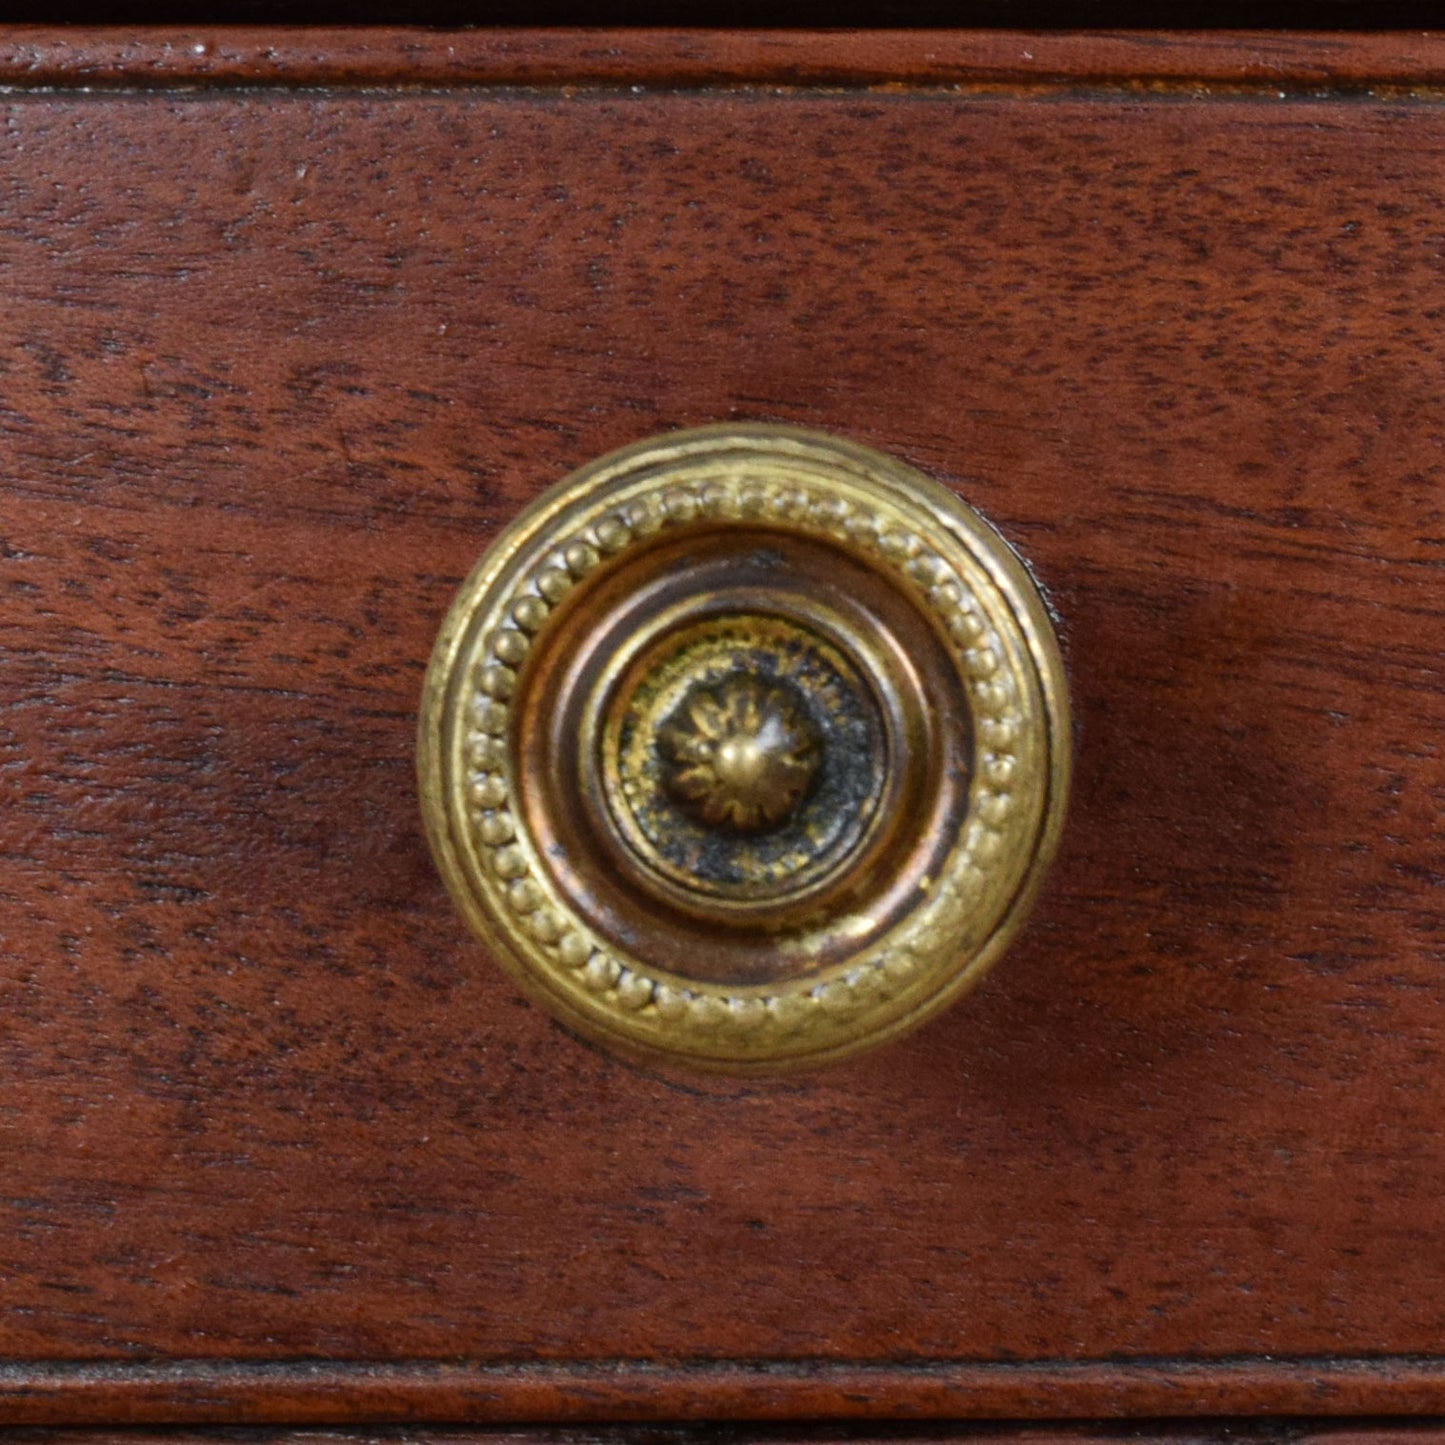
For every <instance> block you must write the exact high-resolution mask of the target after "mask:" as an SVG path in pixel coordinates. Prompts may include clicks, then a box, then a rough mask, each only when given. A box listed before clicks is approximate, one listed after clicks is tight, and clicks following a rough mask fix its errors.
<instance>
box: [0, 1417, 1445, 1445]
mask: <svg viewBox="0 0 1445 1445" xmlns="http://www.w3.org/2000/svg"><path fill="white" fill-rule="evenodd" d="M1442 1440H1445V1431H1442V1430H1441V1429H1440V1428H1439V1427H1438V1426H1435V1425H1426V1424H1420V1425H1402V1424H1400V1423H1398V1422H1372V1423H1369V1424H1365V1425H1363V1426H1359V1427H1356V1428H1350V1427H1340V1426H1338V1425H1333V1424H1331V1423H1330V1422H1328V1421H1320V1420H1316V1421H1298V1420H1291V1421H1243V1420H1231V1421H1188V1422H1178V1421H1154V1422H1151V1423H1149V1424H1148V1425H1137V1426H1133V1427H1129V1428H1125V1427H1121V1426H1120V1425H1119V1424H1117V1423H1111V1422H1099V1423H1094V1424H1084V1425H1077V1424H1075V1425H1058V1426H1053V1427H1039V1426H1037V1425H1026V1426H1008V1425H999V1424H998V1423H996V1422H989V1423H987V1424H974V1425H970V1424H968V1423H966V1422H962V1421H952V1422H949V1423H947V1424H937V1423H932V1422H930V1423H927V1424H922V1425H919V1424H891V1425H889V1424H884V1425H866V1424H865V1425H856V1424H855V1425H849V1424H846V1423H840V1422H836V1421H832V1422H816V1423H815V1422H808V1421H800V1422H796V1423H793V1424H788V1425H771V1426H770V1425H747V1424H732V1423H728V1424H723V1423H712V1424H706V1425H693V1426H678V1425H661V1426H648V1425H628V1426H606V1425H602V1426H595V1427H592V1428H590V1429H589V1428H586V1427H581V1426H575V1425H573V1426H567V1427H558V1426H545V1425H543V1426H514V1427H511V1428H504V1429H496V1430H477V1429H468V1428H466V1427H464V1426H434V1427H430V1428H428V1427H425V1426H422V1427H418V1426H415V1425H406V1426H395V1425H393V1426H387V1425H376V1426H372V1427H370V1428H367V1427H362V1428H355V1427H353V1428H351V1429H348V1430H345V1431H344V1432H343V1431H335V1430H328V1429H324V1428H308V1427H301V1428H287V1427H280V1428H266V1427H264V1426H260V1427H258V1426H232V1427H229V1428H228V1427H210V1428H200V1429H196V1428H187V1427H183V1426H182V1427H170V1428H163V1429H155V1430H144V1429H142V1430H126V1431H125V1432H124V1433H123V1434H119V1433H118V1432H116V1431H114V1430H87V1429H68V1430H61V1429H54V1428H46V1427H18V1428H13V1429H3V1428H0V1445H117V1441H123V1442H124V1445H393V1442H394V1445H945V1442H956V1445H1126V1442H1127V1445H1216V1442H1217V1445H1227V1442H1234V1445H1441V1441H1442Z"/></svg>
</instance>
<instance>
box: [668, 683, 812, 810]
mask: <svg viewBox="0 0 1445 1445" xmlns="http://www.w3.org/2000/svg"><path fill="white" fill-rule="evenodd" d="M658 746H659V747H660V748H661V749H662V754H663V756H664V757H665V758H666V759H667V761H668V763H669V764H670V767H669V770H668V772H667V791H668V792H669V793H670V794H671V795H672V797H673V798H674V799H676V800H677V801H678V802H679V803H681V805H682V806H683V808H684V809H685V810H686V811H687V812H689V813H691V814H692V816H693V817H695V818H698V819H700V820H701V821H702V822H704V823H710V824H712V825H713V826H715V827H727V828H736V829H737V830H738V831H740V832H744V833H752V832H756V831H757V830H758V829H759V828H767V827H771V826H772V825H773V824H775V823H778V822H780V821H781V820H782V819H784V818H786V817H787V816H788V815H789V814H790V813H792V812H793V811H794V810H795V809H796V808H797V806H798V801H799V799H800V798H802V796H803V794H804V793H806V792H807V791H808V786H809V784H810V783H811V782H812V781H813V777H814V775H815V774H816V773H817V771H818V761H819V757H818V736H817V733H816V732H815V731H814V729H813V726H812V724H811V723H810V722H809V720H808V717H807V711H806V707H805V706H804V704H803V702H802V700H801V699H800V698H798V697H796V696H792V697H790V696H789V695H788V693H787V692H786V691H785V690H784V687H783V685H782V684H781V683H772V684H768V683H764V682H762V681H760V680H759V679H758V678H756V677H752V676H750V675H748V674H747V673H734V674H733V675H732V676H730V677H728V678H726V679H725V680H724V681H723V682H721V683H719V684H717V685H716V686H712V687H709V686H707V685H705V684H699V685H698V686H697V687H695V688H694V689H693V691H692V692H690V693H689V694H688V695H687V696H686V697H685V698H684V699H683V702H682V707H681V708H680V709H679V713H678V715H675V716H674V717H673V718H671V719H669V720H668V721H667V722H666V723H664V724H663V726H662V727H661V728H660V729H659V730H658Z"/></svg>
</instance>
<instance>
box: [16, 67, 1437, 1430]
mask: <svg viewBox="0 0 1445 1445" xmlns="http://www.w3.org/2000/svg"><path fill="white" fill-rule="evenodd" d="M5 110H6V120H7V129H6V131H5V132H4V137H3V145H4V148H5V150H4V154H5V162H4V167H3V171H0V184H3V187H4V191H3V195H4V202H3V207H0V263H3V266H4V273H3V274H4V284H5V294H6V297H7V306H6V308H5V310H4V312H3V316H0V338H3V345H0V368H3V369H0V449H3V451H0V456H3V468H0V478H3V480H0V536H3V548H0V588H3V595H4V597H5V604H4V606H3V609H0V646H3V649H4V666H3V670H0V771H3V776H4V777H5V778H6V779H7V780H8V781H9V784H10V789H9V793H8V798H7V807H6V808H5V810H4V812H3V814H0V938H3V960H0V961H3V968H0V1078H3V1080H4V1086H3V1092H0V1149H3V1153H0V1157H3V1159H4V1161H5V1164H4V1169H3V1176H0V1183H3V1188H0V1194H3V1197H0V1354H3V1356H5V1357H6V1358H8V1359H9V1360H10V1361H12V1362H13V1363H12V1365H11V1366H9V1367H7V1369H8V1373H7V1372H3V1371H0V1402H3V1409H4V1411H5V1417H6V1419H7V1420H10V1421H12V1422H17V1423H18V1422H25V1421H32V1420H33V1421H51V1422H58V1421H62V1420H69V1421H85V1420H93V1421H94V1420H112V1421H114V1420H120V1419H125V1420H128V1421H131V1422H134V1423H141V1422H145V1421H154V1420H176V1421H208V1420H209V1421H218V1420H241V1419H248V1420H258V1421H266V1420H270V1421H282V1420H284V1421H293V1422H300V1421H306V1420H310V1421H326V1422H340V1421H343V1420H346V1419H420V1418H427V1419H432V1420H440V1419H462V1418H465V1419H487V1418H491V1419H534V1420H535V1419H544V1418H552V1419H560V1418H587V1417H589V1416H590V1417H592V1418H607V1417H610V1418H633V1417H638V1416H642V1417H650V1418H654V1419H656V1418H665V1417H666V1415H667V1414H671V1415H674V1416H676V1417H683V1416H688V1415H692V1416H694V1417H695V1416H697V1415H698V1414H700V1413H708V1412H712V1413H718V1412H721V1413H731V1414H747V1413H753V1414H761V1415H767V1416H772V1417H774V1418H777V1417H782V1416H787V1415H789V1414H794V1413H806V1412H814V1413H824V1414H833V1415H842V1414H853V1415H875V1416H885V1417H886V1416H896V1415H898V1414H901V1413H913V1414H916V1415H934V1416H939V1417H943V1418H951V1417H957V1416H967V1415H975V1416H976V1415H980V1414H994V1415H1020V1414H1025V1415H1026V1414H1040V1415H1042V1414H1060V1413H1070V1412H1072V1413H1082V1414H1093V1413H1129V1412H1134V1413H1149V1414H1184V1413H1192V1412H1210V1411H1213V1412H1225V1413H1242V1412H1249V1411H1253V1410H1274V1411H1285V1412H1294V1413H1299V1412H1302V1411H1303V1412H1312V1411H1319V1410H1325V1411H1341V1412H1347V1411H1351V1410H1356V1411H1373V1412H1380V1411H1386V1412H1399V1413H1409V1412H1430V1411H1433V1412H1445V1361H1442V1360H1441V1359H1440V1358H1439V1342H1440V1339H1441V1338H1442V1331H1445V1254H1442V1251H1441V1250H1440V1248H1439V1241H1440V1239H1441V1237H1442V1233H1445V1203H1442V1201H1445V1141H1442V1137H1441V1129H1442V1124H1441V1121H1442V1118H1445V1112H1442V1105H1445V1097H1442V1094H1445V1083H1442V1074H1441V1068H1440V1064H1441V1031H1442V1023H1445V998H1442V991H1441V989H1440V987H1439V979H1440V965H1441V961H1442V959H1441V949H1440V938H1441V910H1440V892H1439V885H1440V882H1441V878H1442V876H1445V864H1442V860H1441V856H1440V854H1441V829H1440V817H1441V806H1442V802H1445V775H1442V767H1441V754H1440V749H1441V733H1442V720H1445V703H1442V659H1441V648H1440V617H1441V592H1440V585H1441V567H1442V547H1445V529H1442V521H1441V495H1442V491H1441V474H1442V457H1441V450H1442V429H1441V405H1440V403H1441V380H1442V366H1441V342H1440V336H1441V328H1440V324H1439V322H1440V317H1441V315H1442V314H1445V276H1442V267H1441V259H1440V258H1441V252H1442V244H1445V242H1442V233H1441V220H1440V218H1441V216H1442V214H1445V204H1442V202H1445V196H1442V192H1445V114H1442V112H1441V110H1440V109H1439V108H1438V107H1436V106H1434V105H1427V104H1421V103H1407V102H1388V103H1385V102H1379V101H1369V100H1364V99H1359V98H1353V99H1349V100H1340V99H1318V100H1308V101H1305V100H1300V101H1295V102H1290V103H1279V102H1270V101H1266V100H1264V99H1262V98H1261V99H1239V98H1233V99H1212V100H1204V99H1201V100H1199V101H1197V102H1194V103H1190V104H1180V103H1178V101H1177V100H1175V99H1171V98H1166V99H1159V100H1151V99H1148V98H1143V97H1132V98H1131V97H1119V96H1115V97H1101V98H1096V99H1085V98H1078V97H1071V96H1062V95H1054V96H1051V97H1049V98H1047V99H1029V98H1025V97H1006V96H1002V97H992V96H982V95H975V96H951V95H948V94H945V93H940V92H928V93H922V92H916V93H909V92H907V91H902V92H899V93H897V94H878V95H858V94H846V93H845V94H824V93H812V92H809V91H806V90H804V91H796V92H791V93H788V94H779V95H776V96H769V97H766V98H764V97H763V96H762V95H760V94H756V93H751V92H744V93H734V92H731V91H703V92H700V93H695V94H650V93H641V94H636V95H633V94H630V93H627V92H625V91H624V92H608V91H604V92H583V93H577V94H569V93H567V92H565V91H564V90H553V91H539V92H535V93H524V92H520V91H498V92H492V91H487V90H476V91H472V92H456V93H448V94H428V93H424V92H411V91H398V92H394V93H380V94H375V93H367V92H365V91H357V92H356V93H352V94H346V95H327V94H308V93H301V92H298V93H294V94H291V93H267V92H264V91H263V92H257V93H250V92H240V91H238V92H235V93H231V94H221V93H209V92H198V93H194V94H186V93H177V94H163V95H131V94H123V93H118V94H113V95H102V94H75V95H66V94H39V93H37V94H30V95H17V96H10V97H7V98H6V100H5ZM731 417H749V418H758V419H769V420H780V421H791V422H797V423H801V424H805V425H810V426H818V427H823V428H826V429H831V430H834V431H838V432H840V433H843V434H845V435H849V436H853V437H856V438H858V439H859V440H862V441H865V442H868V443H870V444H873V445H876V446H879V447H881V448H884V449H887V450H891V451H894V452H896V453H898V454H899V455H901V456H903V457H905V458H906V459H908V460H910V461H912V462H914V463H915V464H917V465H919V466H921V467H922V468H923V469H925V470H926V471H929V472H931V473H933V474H934V475H936V476H939V477H941V478H943V479H944V480H945V481H948V482H950V483H951V484H953V485H954V486H956V487H957V488H958V490H959V491H960V493H961V494H963V495H964V496H965V497H967V498H968V499H969V500H970V501H971V502H973V503H975V504H976V505H978V506H979V507H980V508H981V509H982V510H984V511H985V512H986V513H987V514H988V515H990V516H991V517H993V518H994V519H995V520H996V521H997V522H998V523H999V524H1000V525H1001V526H1002V527H1003V528H1004V530H1005V531H1006V532H1007V534H1008V535H1009V536H1010V537H1011V538H1012V539H1013V540H1015V541H1016V542H1017V544H1018V545H1019V546H1020V547H1021V548H1022V550H1023V551H1024V552H1025V554H1026V555H1027V556H1028V558H1029V559H1030V560H1031V562H1032V563H1033V564H1034V565H1035V567H1036V569H1037V571H1038V573H1039V575H1040V577H1041V579H1042V580H1043V582H1044V584H1045V585H1046V587H1047V588H1048V589H1050V591H1051V593H1052V595H1053V597H1054V600H1055V602H1056V604H1057V607H1058V609H1059V612H1060V614H1061V617H1062V619H1063V627H1064V632H1065V636H1066V642H1067V646H1068V651H1069V661H1070V667H1071V675H1072V678H1073V685H1074V690H1075V694H1074V695H1075V702H1076V706H1077V710H1078V714H1079V719H1080V724H1079V735H1078V760H1079V767H1078V779H1077V789H1076V795H1075V802H1074V808H1073V814H1072V818H1071V822H1070V826H1069V829H1068V832H1067V836H1066V839H1065V843H1064V848H1063V851H1062V854H1061V857H1060V860H1059V862H1058V864H1057V865H1056V868H1055V871H1054V874H1053V876H1052V879H1051V882H1050V884H1049V885H1048V887H1047V889H1046V892H1045V896H1044V898H1043V899H1042V901H1041V904H1040V908H1039V910H1038V914H1037V916H1036V919H1035V922H1034V924H1033V926H1032V927H1031V928H1030V930H1029V932H1028V933H1027V935H1026V936H1025V937H1024V938H1023V939H1022V940H1021V942H1020V943H1019V945H1018V946H1017V947H1016V948H1015V950H1014V951H1013V953H1012V954H1011V956H1010V957H1009V959H1008V960H1006V961H1005V962H1004V963H1003V964H1002V965H1000V967H999V968H998V969H997V970H996V971H995V973H994V974H993V975H992V976H991V978H990V980H989V981H988V982H987V983H986V984H985V986H984V987H983V988H982V989H981V990H980V991H979V992H978V993H976V994H975V995H973V996H972V997H971V999H970V1000H969V1001H968V1002H967V1004H966V1005H965V1006H963V1007H960V1008H959V1009H956V1010H955V1011H953V1012H952V1013H950V1014H949V1015H948V1016H947V1017H946V1018H944V1019H942V1020H940V1021H939V1022H938V1023H936V1024H935V1025H933V1026H931V1027H930V1029H929V1030H927V1031H926V1032H925V1033H924V1034H923V1035H921V1036H919V1037H917V1038H915V1039H913V1040H911V1041H910V1042H908V1043H907V1044H906V1045H904V1046H901V1047H899V1048H897V1049H895V1050H893V1051H891V1052H889V1053H887V1054H884V1055H880V1056H877V1057H875V1058H870V1059H864V1060H862V1061H859V1062H856V1063H853V1064H850V1065H848V1066H846V1067H843V1068H840V1069H838V1070H837V1071H835V1072H834V1073H832V1074H829V1075H826V1076H820V1077H817V1078H807V1079H801V1080H792V1081H789V1082H787V1083H785V1084H776V1085H760V1084H756V1083H749V1084H747V1085H731V1084H727V1083H722V1082H708V1083H696V1082H691V1081H686V1080H679V1079H673V1078H664V1077H659V1076H655V1075H652V1074H649V1073H644V1072H639V1071H637V1070H635V1069H632V1068H629V1067H628V1066H626V1065H623V1064H621V1063H619V1062H617V1061H615V1060H613V1059H610V1058H607V1057H603V1056H601V1055H599V1054H596V1053H593V1052H591V1051H590V1050H588V1049H586V1048H584V1047H582V1046H580V1045H578V1044H576V1043H574V1042H573V1041H571V1040H570V1039H568V1038H566V1037H565V1036H563V1035H561V1034H560V1033H558V1032H557V1031H556V1030H555V1029H554V1028H552V1027H551V1026H550V1025H549V1024H548V1023H547V1022H546V1020H545V1019H543V1018H542V1017H541V1016H540V1015H539V1014H538V1013H537V1012H536V1011H534V1010H532V1009H530V1008H528V1007H527V1006H526V1005H524V1004H523V1003H522V1002H521V1001H520V1000H518V999H517V998H516V997H515V996H514V995H513V993H512V991H511V989H510V988H509V987H508V985H507V984H506V983H505V981H504V979H503V977H502V976H501V975H500V973H498V972H497V971H496V970H495V969H494V968H492V967H491V966H490V965H489V964H488V962H487V960H485V959H484V958H483V957H481V956H480V954H479V952H478V951H477V949H476V948H475V947H474V946H473V945H472V943H471V942H470V941H469V940H468V938H467V937H466V936H465V935H464V932H463V930H462V928H461V927H460V925H459V924H458V923H457V921H456V920H455V919H454V917H453V916H452V914H451V912H450V911H449V909H448V907H447V904H446V900H445V897H444V895H443V892H442V889H441V886H440V884H439V882H438V881H437V879H436V878H435V876H434V874H433V871H432V869H431V865H430V863H429V860H428V858H427V856H426V850H425V845H424V843H423V840H422V837H421V830H420V826H419V820H418V814H417V806H416V799H415V796H414V789H413V783H412V775H411V768H412V750H413V727H414V722H413V718H414V712H415V707H416V702H417V696H418V691H419V688H420V682H421V677H422V672H423V670H424V666H425V661H426V656H427V651H428V648H429V646H430V642H431V638H432V635H433V633H434V630H435V628H436V626H437V624H438V622H439V621H440V618H441V615H442V613H443V611H444V609H445V607H446V605H447V602H448V600H449V597H450V595H451V592H452V590H453V588H454V587H455V586H456V585H457V583H458V582H459V581H460V578H461V577H462V575H463V573H464V572H465V571H466V569H467V568H468V567H469V566H470V564H471V562H472V560H473V559H474V557H475V556H476V554H477V552H478V551H479V550H480V549H481V547H483V546H484V545H485V544H486V542H487V540H488V539H489V538H490V537H491V536H493V535H494V534H495V532H496V530H497V528H498V527H499V525H500V524H501V523H502V522H503V521H504V520H505V519H506V518H508V517H509V516H511V515H512V514H513V513H514V512H515V510H516V509H517V508H518V507H519V506H521V505H522V504H523V503H524V502H525V501H526V500H527V499H528V498H530V497H531V496H533V495H535V494H536V492H537V491H539V490H540V489H541V488H543V487H544V486H546V485H548V484H550V483H551V482H552V481H554V480H555V479H557V478H558V477H560V476H561V475H563V474H564V473H566V472H567V471H568V470H569V469H571V468H572V467H574V466H576V465H578V464H580V463H581V462H583V461H585V460H586V459H588V458H590V457H592V456H595V455H596V454H598V453H599V452H602V451H604V450H606V449H608V448H610V447H613V446H616V445H619V444H621V443H624V442H626V441H630V440H632V439H634V438H637V437H639V436H642V435H645V434H647V433H649V432H652V431H656V430H660V429H663V428H666V427H670V426H677V425H690V424H696V423H702V422H706V421H711V420H720V419H727V418H731ZM1407 1357H1411V1358H1407ZM428 1360H429V1361H432V1362H460V1363H448V1364H441V1363H433V1364H425V1363H422V1364H417V1363H414V1362H417V1361H421V1362H425V1361H428ZM157 1362H158V1363H157ZM207 1362H209V1363H207ZM448 1371H450V1372H451V1373H448Z"/></svg>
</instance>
